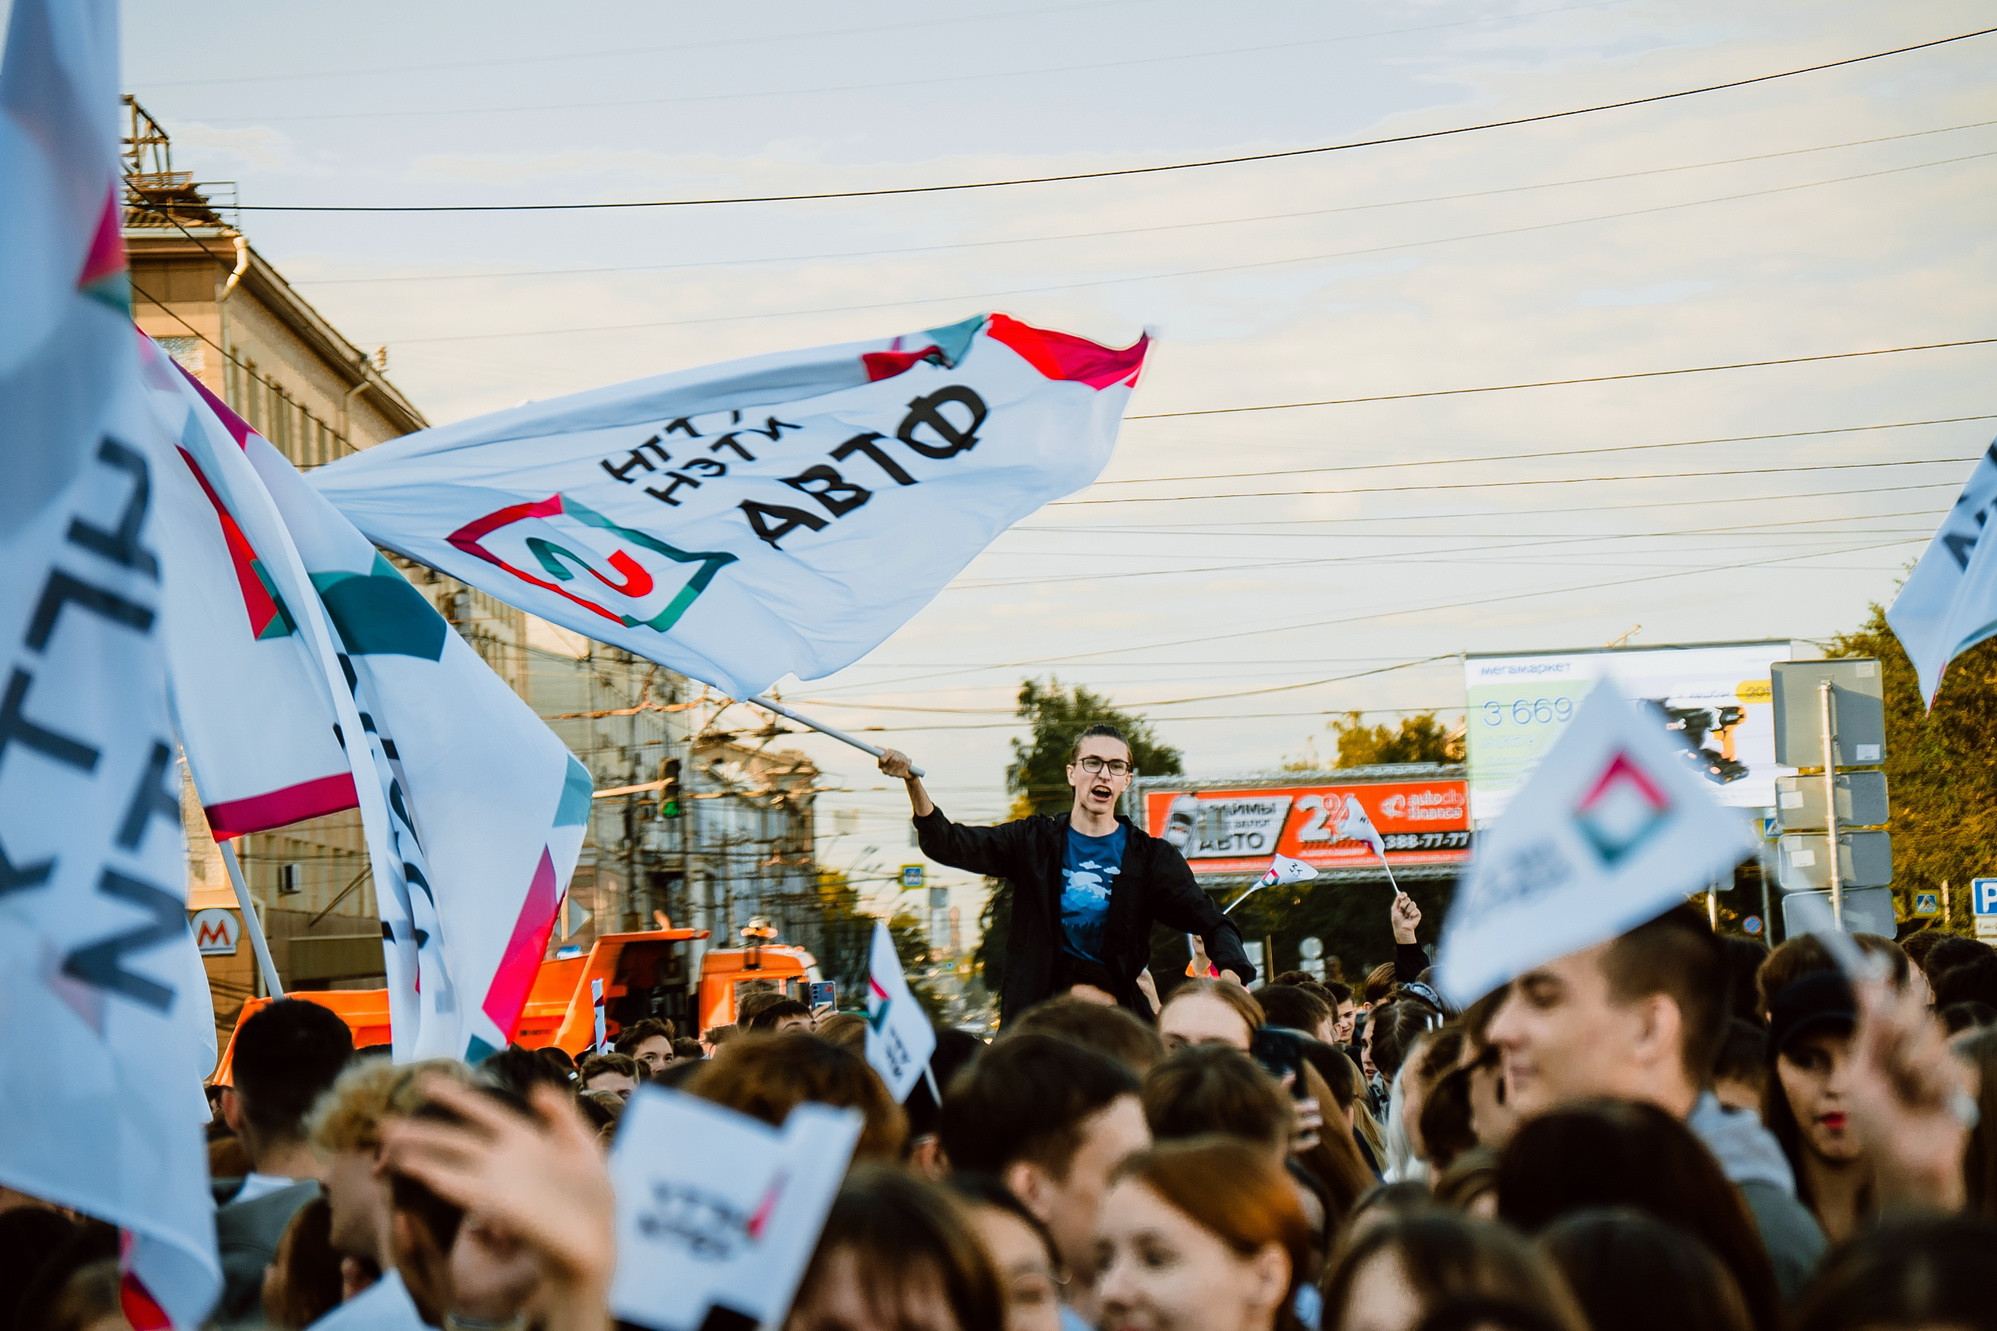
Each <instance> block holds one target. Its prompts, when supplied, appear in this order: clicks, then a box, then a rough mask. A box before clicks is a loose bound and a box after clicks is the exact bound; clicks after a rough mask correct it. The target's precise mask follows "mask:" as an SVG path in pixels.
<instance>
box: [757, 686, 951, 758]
mask: <svg viewBox="0 0 1997 1331" xmlns="http://www.w3.org/2000/svg"><path fill="white" fill-rule="evenodd" d="M743 701H744V702H747V703H750V704H752V705H754V706H757V707H761V708H762V709H763V710H765V711H769V712H775V713H776V714H777V715H778V716H787V717H789V718H790V719H791V720H793V721H795V722H797V723H798V724H799V725H801V726H809V727H811V728H812V729H813V730H816V731H817V732H818V733H819V734H821V735H830V736H831V737H832V738H833V739H836V740H838V741H839V742H840V743H842V744H851V745H852V746H853V747H854V748H856V749H858V750H860V751H861V752H862V753H871V754H872V755H873V756H874V757H876V758H878V757H880V756H881V755H882V753H883V752H884V750H881V749H878V748H876V747H874V746H873V745H871V744H869V743H867V741H865V740H863V739H855V738H854V737H853V736H851V735H849V734H847V733H846V732H845V731H843V730H834V729H833V728H832V727H831V726H828V725H824V724H822V723H821V722H818V721H814V720H812V719H811V718H810V717H808V716H800V715H798V714H797V713H796V712H793V711H792V710H791V709H790V708H788V707H786V706H784V705H783V704H782V703H780V702H772V701H770V700H769V699H768V698H765V697H764V696H763V695H762V694H760V693H757V694H751V695H750V696H749V697H747V698H745V699H743ZM908 773H909V775H910V776H915V777H920V776H925V775H927V773H925V772H924V771H923V770H922V769H921V768H920V767H915V766H911V767H910V768H909V769H908Z"/></svg>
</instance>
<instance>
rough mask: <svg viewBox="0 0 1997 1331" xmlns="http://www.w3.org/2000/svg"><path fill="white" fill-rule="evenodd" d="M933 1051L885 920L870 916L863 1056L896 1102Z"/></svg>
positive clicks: (932, 1033)
mask: <svg viewBox="0 0 1997 1331" xmlns="http://www.w3.org/2000/svg"><path fill="white" fill-rule="evenodd" d="M935 1052H936V1028H935V1027H934V1026H931V1025H930V1024H929V1016H928V1014H927V1013H925V1012H924V1011H923V1010H922V1005H921V1004H919V1003H917V1002H916V1001H915V995H914V993H913V992H911V991H910V990H909V987H908V979H907V977H905V976H904V975H903V974H902V972H901V957H900V956H898V955H897V954H896V952H895V950H894V936H893V935H892V934H890V933H889V932H888V925H887V921H886V920H877V921H875V922H874V947H873V953H872V955H871V956H870V958H869V960H868V973H867V1062H868V1063H870V1064H872V1065H873V1069H874V1071H876V1072H878V1073H880V1074H881V1080H882V1081H884V1082H886V1083H887V1084H888V1094H890V1095H892V1096H893V1097H894V1098H895V1100H896V1101H897V1102H899V1101H902V1100H906V1099H908V1093H909V1092H910V1091H912V1090H914V1089H915V1083H917V1082H918V1081H921V1080H922V1074H923V1073H924V1072H926V1071H927V1070H928V1068H929V1056H930V1055H931V1054H933V1053H935Z"/></svg>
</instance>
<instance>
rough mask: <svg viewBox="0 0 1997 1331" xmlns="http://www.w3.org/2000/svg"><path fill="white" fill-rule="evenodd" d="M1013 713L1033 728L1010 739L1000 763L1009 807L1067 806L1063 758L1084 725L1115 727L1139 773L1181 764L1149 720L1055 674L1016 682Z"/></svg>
mask: <svg viewBox="0 0 1997 1331" xmlns="http://www.w3.org/2000/svg"><path fill="white" fill-rule="evenodd" d="M1018 715H1019V717H1020V719H1021V720H1023V721H1026V722H1028V723H1029V724H1030V725H1031V726H1032V727H1033V731H1032V738H1031V739H1030V740H1017V739H1016V740H1014V741H1013V742H1012V761H1011V762H1010V763H1008V764H1006V769H1005V788H1006V789H1007V790H1009V791H1011V792H1012V795H1013V804H1014V808H1015V812H1018V811H1020V810H1024V812H1025V813H1066V812H1067V811H1068V809H1069V807H1070V806H1071V805H1072V804H1073V803H1074V792H1073V791H1072V790H1071V789H1070V788H1069V785H1068V759H1069V757H1070V756H1072V755H1073V753H1074V752H1075V741H1076V740H1077V739H1079V738H1081V734H1082V732H1083V731H1084V730H1087V729H1088V728H1089V727H1090V726H1115V727H1116V728H1117V729H1118V730H1121V731H1122V732H1123V737H1124V738H1125V739H1127V740H1129V741H1130V758H1131V761H1132V762H1134V763H1136V764H1137V770H1138V772H1139V773H1141V774H1142V775H1144V776H1176V775H1178V774H1179V773H1180V772H1182V771H1184V770H1185V767H1184V764H1183V762H1182V760H1181V757H1180V754H1179V751H1178V750H1177V749H1175V748H1173V747H1171V746H1170V745H1168V744H1165V743H1163V742H1162V741H1160V740H1159V739H1158V737H1157V735H1156V734H1155V733H1154V732H1153V731H1152V729H1151V723H1150V722H1149V721H1146V720H1145V719H1144V718H1143V717H1141V716H1138V715H1137V714H1136V713H1134V712H1126V711H1123V710H1121V709H1119V708H1117V707H1114V706H1112V705H1111V704H1110V701H1109V699H1107V698H1105V697H1103V696H1102V695H1101V694H1099V693H1093V692H1091V691H1090V690H1088V689H1085V688H1081V687H1079V686H1077V687H1075V688H1072V689H1063V688H1062V687H1061V681H1060V680H1058V679H1050V680H1048V681H1047V682H1046V683H1045V684H1042V683H1040V682H1038V681H1037V680H1031V679H1029V680H1026V681H1025V682H1024V683H1022V684H1021V685H1020V686H1019V700H1018Z"/></svg>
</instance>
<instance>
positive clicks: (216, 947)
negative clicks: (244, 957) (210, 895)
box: [187, 906, 243, 957]
mask: <svg viewBox="0 0 1997 1331" xmlns="http://www.w3.org/2000/svg"><path fill="white" fill-rule="evenodd" d="M187 927H188V929H189V930H190V931H191V932H192V933H193V934H194V948H195V950H196V951H197V952H199V953H200V954H201V955H202V956H204V957H233V956H235V955H236V947H237V945H238V944H239V943H240V942H241V940H242V936H243V926H242V923H241V921H239V920H238V919H237V918H236V912H234V911H232V910H224V909H222V908H221V907H219V906H211V907H210V908H209V909H207V910H197V911H195V912H194V915H193V917H192V918H190V919H189V920H188V921H187Z"/></svg>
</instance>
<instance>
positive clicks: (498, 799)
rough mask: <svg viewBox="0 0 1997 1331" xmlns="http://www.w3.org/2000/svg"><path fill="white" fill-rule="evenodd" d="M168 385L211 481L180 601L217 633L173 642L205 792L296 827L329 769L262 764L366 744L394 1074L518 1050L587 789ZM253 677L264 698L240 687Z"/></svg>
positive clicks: (186, 383) (216, 425) (462, 653)
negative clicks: (281, 754)
mask: <svg viewBox="0 0 1997 1331" xmlns="http://www.w3.org/2000/svg"><path fill="white" fill-rule="evenodd" d="M173 389H174V396H173V399H172V402H173V408H171V409H177V412H178V416H177V418H176V419H175V420H174V436H175V438H176V439H177V440H178V441H179V445H180V451H181V453H182V456H183V458H184V460H185V465H186V467H187V470H188V472H189V474H190V476H192V477H194V478H197V479H198V482H199V484H198V489H197V488H196V487H190V486H189V485H187V484H186V483H185V482H184V481H183V482H182V484H181V485H180V486H179V487H178V489H177V490H176V491H175V492H174V493H175V494H176V495H177V496H178V497H179V498H180V499H181V500H182V502H183V503H185V504H186V506H187V510H188V511H187V512H185V513H182V514H179V515H177V517H178V519H179V520H180V522H181V528H177V530H179V529H185V528H187V527H192V528H194V529H195V530H194V531H192V532H191V533H190V539H189V542H188V545H187V549H188V551H189V553H190V560H189V562H190V563H191V564H194V565H195V567H194V569H193V571H192V572H190V573H189V574H188V576H187V577H186V578H183V579H178V580H176V582H175V583H174V584H172V585H173V586H175V587H176V588H180V587H182V586H184V585H185V584H186V583H187V582H191V581H196V580H200V579H205V581H206V583H207V584H208V585H207V586H206V587H205V588H204V589H200V590H201V591H205V595H202V594H196V593H194V592H190V593H187V594H186V595H184V596H183V595H180V594H178V593H177V594H176V598H175V604H176V606H179V605H182V604H184V605H185V606H186V607H187V613H188V614H189V616H190V617H192V616H195V615H205V616H206V618H204V619H203V620H202V621H201V624H202V627H203V628H204V629H205V632H200V633H191V634H186V635H180V636H177V637H176V656H175V666H176V674H175V681H174V690H175V697H176V700H177V703H178V706H179V711H180V715H181V720H182V723H183V727H184V736H183V737H184V741H185V743H186V745H187V753H188V763H189V766H190V767H191V768H192V770H193V773H194V778H195V784H196V786H197V788H199V789H200V790H201V791H202V793H203V796H204V798H208V792H209V791H210V790H211V789H214V790H223V791H228V792H231V793H232V794H231V798H229V799H227V800H225V801H221V803H223V806H224V807H225V808H237V809H242V810H246V811H248V812H249V813H254V814H255V815H256V817H257V819H258V820H260V821H261V824H262V825H265V826H269V825H272V824H271V822H270V821H269V820H272V819H275V820H276V821H278V822H282V821H289V819H288V818H286V817H285V816H284V815H285V814H286V813H287V812H289V813H290V814H291V816H292V817H302V816H306V814H307V813H308V812H311V811H315V810H310V809H307V808H305V807H303V806H302V805H298V804H287V798H288V797H289V796H290V795H292V794H293V793H295V792H297V791H298V790H300V789H301V788H302V789H305V790H313V789H327V788H330V789H331V790H332V793H333V794H334V795H335V796H337V795H338V794H340V793H341V792H340V789H339V788H338V783H337V781H335V780H332V779H329V778H326V777H320V778H317V779H316V781H314V782H312V783H310V784H307V785H305V786H303V787H301V786H300V785H299V784H298V783H297V782H296V781H294V779H293V778H294V777H297V776H298V775H299V774H300V773H309V772H312V771H315V770H318V769H320V768H323V767H324V765H325V763H326V757H325V755H324V754H323V753H321V752H320V751H319V750H318V749H317V748H305V747H303V746H301V753H300V754H299V755H294V756H292V757H291V758H289V759H286V760H274V759H272V758H271V756H270V755H269V754H268V753H267V752H266V750H267V749H268V748H269V747H270V746H271V745H273V744H277V743H282V742H284V741H285V739H286V737H287V736H291V735H294V734H298V733H304V734H306V735H308V737H311V738H313V739H314V741H315V743H316V739H317V736H318V734H319V733H320V732H324V733H325V734H327V735H330V736H332V738H333V740H334V742H335V743H336V744H338V743H341V742H343V740H344V737H347V736H358V737H360V743H359V744H358V745H356V746H355V748H354V751H353V752H352V753H351V754H349V755H347V761H348V762H349V763H350V768H349V773H350V775H349V779H348V781H347V782H346V784H345V787H344V792H345V794H346V795H347V797H348V798H349V800H350V801H352V800H357V801H358V803H359V806H360V810H361V816H362V821H363V823H364V825H365V826H366V829H367V838H368V851H369V857H370V860H371V861H372V863H373V868H374V878H375V888H376V891H375V897H376V900H377V901H378V902H379V903H380V905H379V908H380V912H381V919H382V933H383V939H384V948H383V951H384V960H385V964H386V967H387V971H388V981H389V1005H390V1015H391V1023H392V1027H393V1031H394V1042H395V1053H396V1057H398V1058H404V1059H406V1058H431V1057H444V1058H464V1059H470V1060H471V1061H474V1062H476V1061H477V1060H478V1059H480V1058H482V1057H483V1056H484V1055H485V1054H487V1053H489V1052H491V1051H492V1050H494V1049H497V1048H500V1047H502V1046H504V1045H505V1044H506V1042H507V1041H508V1040H509V1039H510V1038H511V1037H512V1035H513V1031H514V1028H515V1026H516V1024H517V1022H518V1019H519V1014H520V1010H521V1007H522V1006H523V1005H524V1003H525V1002H526V999H527V994H528V991H529V990H530V989H531V988H532V987H533V983H534V977H535V975H536V973H537V972H538V971H539V968H540V964H541V960H542V956H543V953H544V952H545V950H546V946H547V940H548V934H549V932H550V930H551V929H552V928H553V925H554V920H555V914H556V911H557V909H558V908H559V906H560V903H561V899H562V895H563V893H564V892H565V891H566V889H567V886H568V880H569V874H570V872H571V871H572V870H573V869H574V867H575V861H576V856H577V855H578V853H579V852H580V851H581V848H582V837H583V832H584V830H585V825H586V823H587V821H588V816H589V802H590V788H591V783H590V779H589V774H588V772H587V771H586V770H585V769H584V768H583V766H582V765H581V764H580V763H578V762H577V761H576V760H575V759H574V758H573V757H572V756H571V755H570V754H569V752H568V750H567V749H566V748H564V747H563V745H562V743H561V741H560V740H559V739H558V738H556V736H555V734H554V733H553V732H552V731H550V730H549V729H548V727H547V726H546V724H544V723H543V722H542V721H541V720H540V718H539V717H537V716H535V715H534V713H533V711H532V709H530V708H529V707H528V706H527V704H526V702H524V701H523V700H522V699H521V698H520V697H519V696H518V695H516V694H515V693H514V692H513V691H512V690H511V689H510V688H508V687H507V685H506V683H505V682H504V681H503V680H501V679H500V678H499V677H498V676H497V675H495V674H494V673H493V672H492V670H491V669H490V668H489V667H487V665H486V664H485V662H484V661H483V660H481V659H480V657H479V655H478V653H477V652H475V651H473V650H472V648H471V647H470V646H469V645H468V644H467V643H466V642H465V641H464V640H463V639H462V638H460V637H459V636H458V635H457V633H456V632H454V631H453V630H452V629H451V627H450V625H449V624H447V623H446V622H445V621H444V619H443V617H442V616H441V615H439V614H438V613H437V612H436V610H435V609H434V608H433V607H432V606H431V605H430V603H429V602H428V601H426V600H424V599H423V596H422V594H421V593H420V592H418V591H417V590H416V589H415V588H414V587H411V586H410V585H409V583H408V582H407V581H406V580H405V579H404V578H403V577H402V575H401V574H400V573H398V572H397V571H396V570H395V568H394V567H393V566H392V565H390V564H389V563H388V561H387V560H385V559H383V558H382V557H381V555H380V554H379V552H377V551H376V550H375V549H374V547H373V546H371V545H370V544H368V541H367V538H365V537H363V536H362V535H361V534H360V533H359V532H357V531H355V530H354V527H353V524H352V523H350V522H348V521H347V520H346V519H345V518H343V517H341V516H340V515H339V513H338V512H337V511H335V510H334V508H333V507H332V505H330V504H328V503H327V502H326V501H325V500H324V499H323V498H321V497H320V496H319V494H318V492H316V491H315V490H313V489H312V487H311V486H310V485H308V484H307V483H306V481H305V478H304V477H302V476H300V475H299V474H298V472H297V471H296V470H295V469H294V468H293V467H292V465H291V464H290V463H289V462H287V461H286V460H285V458H284V456H283V455H282V454H281V453H279V452H278V451H277V450H276V449H275V448H274V447H272V446H271V445H270V444H269V443H268V442H267V441H265V440H264V439H263V438H262V437H261V436H259V435H257V434H256V433H255V432H253V431H252V430H251V429H250V427H249V426H248V425H247V424H246V423H245V422H244V421H243V420H242V418H241V417H239V416H237V415H236V414H235V413H234V412H233V411H231V410H230V409H229V408H228V407H227V406H225V405H224V404H223V403H221V402H220V401H219V400H217V399H216V398H215V397H214V396H213V395H212V394H210V393H209V392H208V391H207V389H206V388H204V387H202V386H201V385H200V384H199V383H198V382H196V381H194V380H193V379H192V378H190V377H188V376H185V375H181V376H179V377H178V379H177V382H176V383H175V385H174V386H173ZM168 409H170V408H164V407H163V408H162V410H163V411H164V410H168ZM229 533H233V535H230V539H229V540H227V541H223V540H220V539H217V537H218V536H220V535H223V534H229ZM203 535H205V537H206V539H203V540H197V539H194V538H195V537H198V536H203ZM218 552H224V553H226V554H227V555H228V556H230V558H222V557H220V556H219V555H218ZM251 557H253V558H254V568H253V575H245V574H244V572H243V564H244V561H245V560H246V559H249V558H251ZM197 561H198V562H197ZM259 589H261V590H263V591H265V592H267V593H268V598H267V599H259V597H258V596H257V592H258V591H259ZM279 649H282V650H279ZM243 680H250V681H254V682H256V683H257V684H258V685H259V690H260V691H237V687H238V684H239V683H240V681H243ZM287 762H288V764H289V766H288V767H285V766H284V763H287ZM308 763H309V764H311V766H307V764H308ZM355 774H357V776H358V779H354V776H355ZM252 796H254V797H252ZM214 802H215V801H212V800H211V803H214ZM335 807H337V805H336V806H335ZM246 820H247V814H246ZM236 830H248V828H247V827H238V828H237V829H236Z"/></svg>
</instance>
